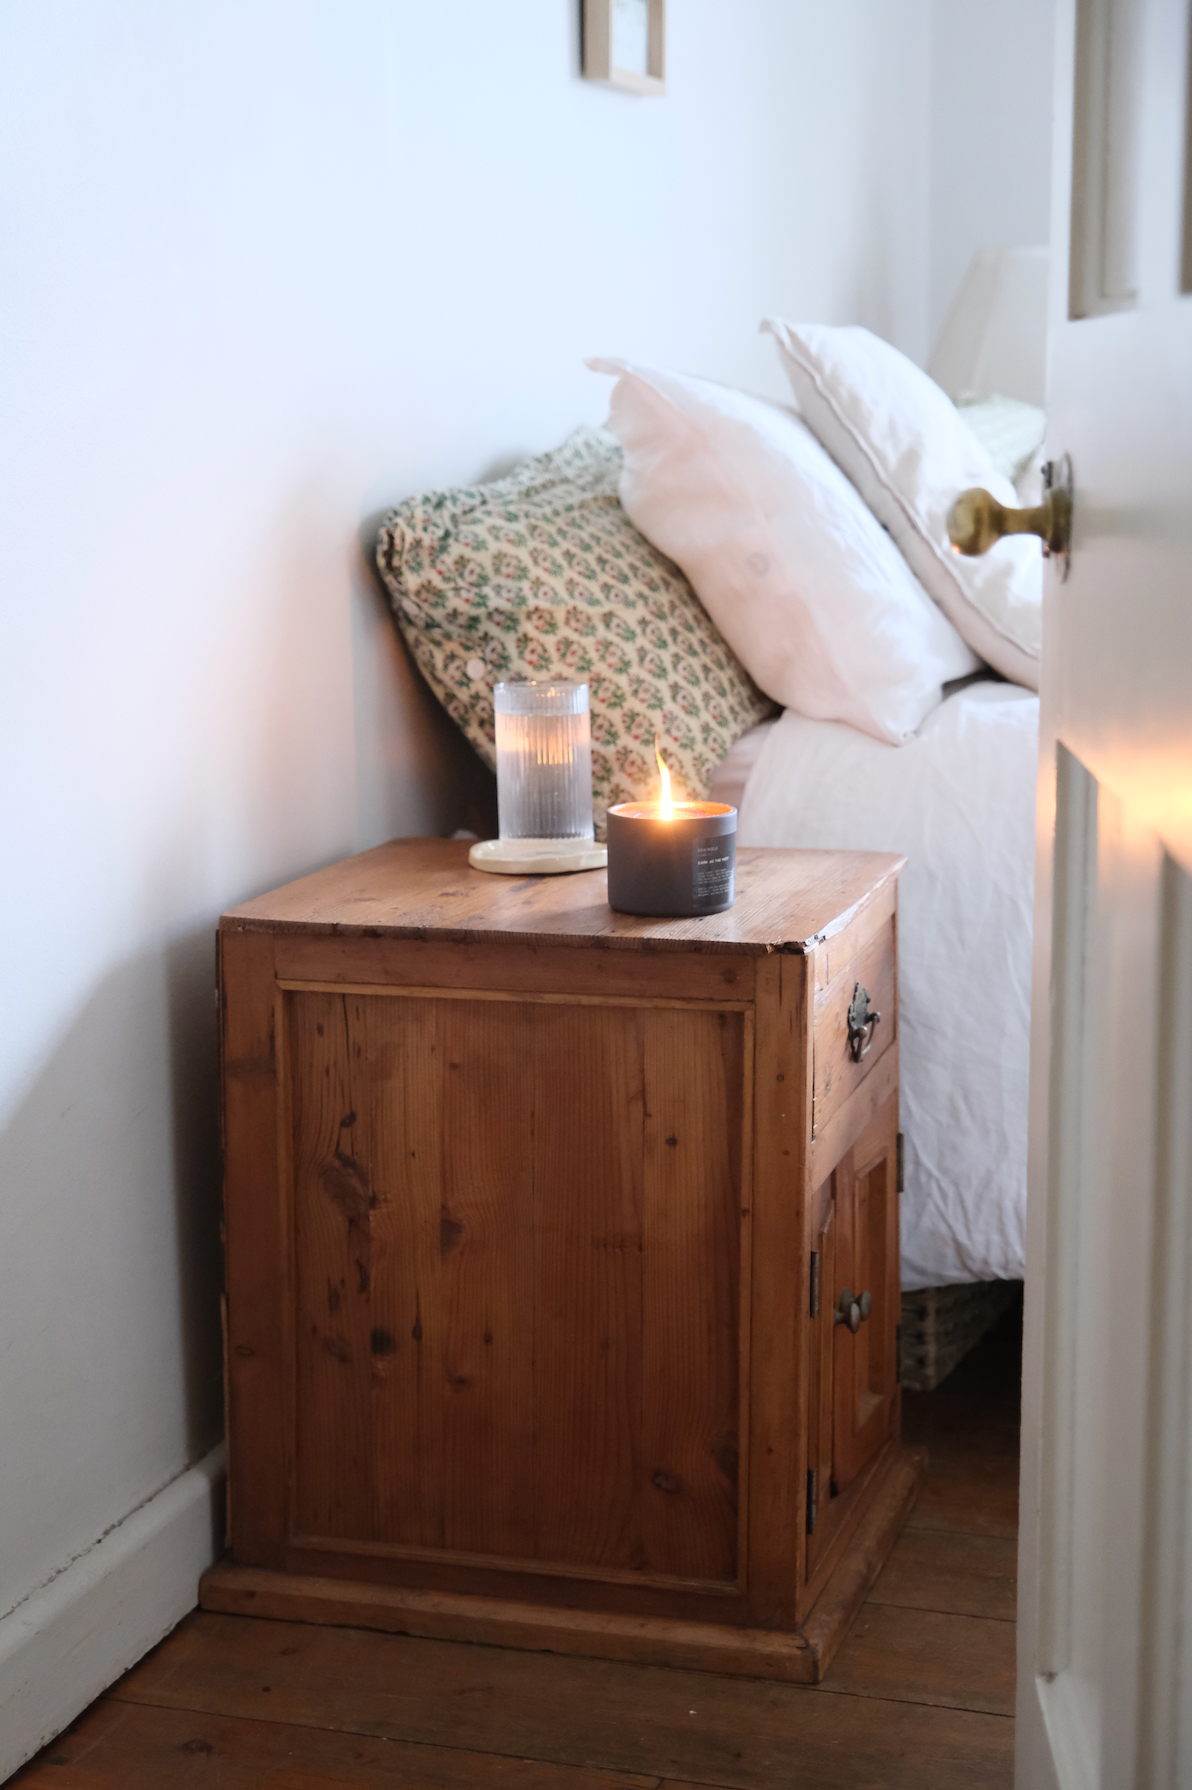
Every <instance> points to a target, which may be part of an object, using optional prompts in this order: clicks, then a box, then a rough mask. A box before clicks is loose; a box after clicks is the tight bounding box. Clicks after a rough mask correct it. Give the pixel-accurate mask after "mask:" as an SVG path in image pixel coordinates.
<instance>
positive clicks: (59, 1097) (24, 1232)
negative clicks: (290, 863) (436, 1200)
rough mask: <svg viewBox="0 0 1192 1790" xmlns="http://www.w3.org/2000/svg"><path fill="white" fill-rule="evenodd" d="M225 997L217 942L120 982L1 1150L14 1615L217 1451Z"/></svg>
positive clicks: (208, 940)
mask: <svg viewBox="0 0 1192 1790" xmlns="http://www.w3.org/2000/svg"><path fill="white" fill-rule="evenodd" d="M214 980H215V977H214V950H213V940H212V934H211V929H210V928H209V927H207V926H203V927H201V928H196V929H194V930H193V931H191V932H189V933H187V934H186V935H185V936H182V937H179V938H177V939H175V940H174V941H173V942H172V943H169V944H167V945H165V946H163V947H159V948H157V949H154V950H151V951H147V952H144V953H143V954H141V955H139V956H138V957H135V958H133V959H130V960H129V961H128V962H126V963H124V964H122V965H121V966H119V967H118V968H117V969H115V970H112V971H111V972H110V973H109V974H108V975H106V976H105V977H104V978H103V979H102V980H101V981H100V982H99V984H98V985H97V986H96V988H95V990H94V992H93V993H92V995H91V997H90V999H89V1000H88V1001H87V1002H86V1004H85V1005H84V1006H83V1008H82V1009H81V1011H80V1012H79V1013H78V1015H77V1017H76V1018H75V1020H74V1022H73V1024H72V1025H71V1026H70V1028H69V1030H68V1031H67V1032H66V1033H65V1034H64V1036H63V1037H62V1038H61V1040H60V1041H59V1043H58V1044H57V1046H56V1048H55V1049H54V1051H53V1053H52V1054H51V1056H50V1057H49V1059H48V1060H47V1061H46V1062H45V1064H44V1066H43V1068H42V1070H41V1073H40V1074H39V1076H38V1078H37V1080H36V1081H35V1082H34V1083H33V1085H32V1087H31V1088H30V1089H29V1091H28V1092H27V1094H26V1095H25V1097H24V1099H23V1100H22V1101H21V1103H20V1104H19V1106H18V1107H17V1108H16V1110H15V1112H14V1113H13V1115H12V1118H11V1120H10V1122H9V1123H8V1124H7V1126H6V1127H5V1129H4V1131H3V1132H2V1133H0V1187H2V1188H3V1189H4V1194H5V1199H6V1202H8V1203H9V1204H10V1207H11V1209H12V1210H13V1211H14V1212H19V1213H20V1225H19V1232H17V1233H16V1235H19V1239H20V1252H19V1257H18V1258H17V1259H10V1260H9V1261H8V1262H6V1263H5V1264H4V1266H5V1270H6V1273H5V1275H4V1280H5V1283H6V1285H5V1294H4V1306H5V1309H4V1319H5V1325H4V1329H5V1331H6V1333H7V1337H8V1349H9V1354H8V1363H9V1367H10V1369H12V1370H14V1373H13V1377H12V1378H11V1379H10V1380H9V1382H8V1385H7V1387H6V1398H7V1397H10V1396H11V1398H12V1399H15V1400H16V1401H17V1405H16V1409H11V1408H10V1407H9V1406H7V1405H6V1410H9V1411H10V1415H11V1418H12V1421H13V1422H14V1424H16V1425H17V1426H18V1427H19V1426H21V1424H22V1418H23V1419H24V1433H26V1434H27V1435H28V1436H29V1437H32V1438H33V1439H34V1440H35V1444H36V1446H35V1447H31V1448H23V1449H22V1450H21V1456H20V1458H19V1459H14V1458H12V1457H10V1458H9V1459H8V1460H7V1461H5V1462H4V1463H3V1472H2V1475H0V1477H2V1479H3V1485H4V1488H5V1490H4V1501H5V1510H6V1517H7V1518H8V1519H10V1521H11V1524H12V1529H11V1533H7V1534H6V1544H7V1545H8V1546H10V1547H11V1549H12V1553H11V1556H10V1558H9V1563H8V1564H9V1567H10V1569H15V1571H14V1578H13V1582H12V1583H11V1584H10V1583H9V1579H8V1576H7V1575H5V1578H4V1584H3V1588H2V1590H3V1599H4V1601H5V1602H6V1603H7V1602H8V1601H9V1599H10V1597H11V1596H12V1594H13V1593H14V1592H15V1594H16V1596H17V1597H20V1596H24V1595H26V1594H27V1593H28V1592H29V1591H30V1590H32V1589H33V1587H34V1585H35V1584H37V1583H39V1582H40V1581H41V1579H42V1578H43V1576H44V1573H45V1572H46V1571H52V1570H54V1568H55V1567H57V1566H59V1565H61V1564H62V1554H63V1552H64V1542H65V1546H66V1547H68V1548H72V1549H78V1548H82V1547H86V1546H88V1545H90V1544H91V1543H92V1542H93V1541H94V1540H96V1539H97V1534H98V1532H99V1531H98V1530H97V1524H101V1525H102V1524H110V1523H113V1522H117V1521H119V1520H121V1519H122V1518H123V1517H125V1516H126V1515H127V1514H128V1510H129V1509H130V1508H131V1507H133V1506H135V1504H137V1503H139V1502H140V1501H141V1500H142V1499H143V1498H144V1497H146V1496H148V1495H149V1494H150V1493H152V1492H153V1491H155V1490H157V1489H159V1487H160V1486H162V1485H164V1484H165V1483H166V1482H167V1481H168V1480H169V1479H170V1478H172V1477H173V1476H174V1475H175V1474H176V1473H178V1472H179V1471H181V1470H182V1469H183V1468H184V1467H185V1466H186V1465H187V1463H188V1462H191V1461H195V1460H197V1459H199V1458H200V1457H201V1456H202V1455H203V1454H205V1453H206V1451H207V1450H208V1449H209V1448H211V1447H212V1446H213V1445H214V1444H215V1442H217V1441H218V1439H219V1436H220V1433H221V1429H222V1423H223V1398H222V1355H221V1347H220V1314H219V1288H220V1243H219V1207H220V1184H219V1136H218V1123H217V1103H216V1014H215V1003H214ZM172 1338H175V1339H176V1346H172V1344H171V1339H172ZM149 1351H152V1355H153V1359H151V1360H147V1359H146V1355H147V1352H149ZM18 1356H19V1359H18ZM130 1401H131V1402H133V1403H134V1405H135V1414H134V1413H130V1410H129V1404H130ZM130 1415H131V1416H133V1421H132V1422H131V1423H130V1422H129V1418H130ZM113 1429H117V1430H118V1431H119V1433H120V1434H121V1435H122V1438H123V1446H122V1450H121V1453H120V1456H119V1458H117V1459H113V1458H112V1457H111V1453H110V1450H105V1442H106V1441H107V1439H108V1437H109V1436H110V1435H111V1433H112V1431H113ZM89 1459H90V1460H92V1461H93V1462H94V1470H93V1472H92V1473H91V1475H90V1476H89V1475H88V1471H87V1468H86V1465H85V1463H86V1462H87V1461H88V1460H89ZM47 1535H49V1536H51V1537H52V1538H53V1550H54V1557H53V1558H51V1559H48V1560H43V1559H42V1558H41V1547H42V1545H43V1542H44V1540H45V1537H46V1536H47Z"/></svg>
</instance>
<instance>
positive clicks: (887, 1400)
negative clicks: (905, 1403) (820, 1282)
mask: <svg viewBox="0 0 1192 1790" xmlns="http://www.w3.org/2000/svg"><path fill="white" fill-rule="evenodd" d="M897 1134H898V1096H897V1094H896V1093H895V1094H893V1095H891V1097H890V1099H889V1100H888V1101H887V1102H886V1105H885V1106H884V1107H883V1108H881V1109H880V1111H879V1112H878V1113H877V1114H876V1115H875V1117H874V1119H873V1120H872V1122H871V1123H870V1125H869V1126H868V1128H867V1129H866V1130H865V1131H864V1132H862V1134H861V1136H860V1137H859V1138H858V1139H857V1142H856V1143H855V1144H854V1146H853V1147H852V1149H850V1150H849V1151H848V1152H847V1153H846V1155H845V1157H844V1159H843V1160H842V1161H841V1162H840V1163H839V1164H838V1165H837V1167H836V1168H835V1169H834V1170H833V1173H832V1183H833V1187H834V1192H835V1199H834V1205H835V1209H836V1224H835V1231H836V1237H835V1246H834V1250H833V1270H834V1275H835V1278H834V1280H833V1281H832V1282H831V1283H830V1284H829V1287H828V1290H827V1295H826V1303H827V1304H828V1305H829V1306H831V1307H835V1308H836V1309H837V1311H839V1310H840V1309H841V1301H842V1300H843V1297H844V1294H845V1292H851V1293H852V1294H853V1296H854V1298H855V1299H858V1300H859V1299H860V1298H861V1296H862V1295H863V1294H864V1293H868V1294H869V1296H870V1299H871V1300H872V1307H871V1310H870V1315H869V1317H868V1318H867V1319H865V1320H864V1321H863V1322H862V1323H861V1326H860V1328H859V1329H858V1330H857V1331H856V1332H855V1333H854V1332H853V1331H852V1330H851V1329H850V1328H849V1326H848V1324H846V1323H839V1324H837V1323H833V1327H832V1345H831V1346H832V1357H833V1359H832V1386H833V1445H832V1482H833V1491H834V1492H835V1493H840V1492H843V1491H845V1490H846V1489H847V1488H848V1486H849V1484H850V1483H851V1482H852V1480H853V1479H854V1478H855V1477H856V1475H857V1474H858V1473H859V1472H860V1471H861V1470H862V1468H863V1467H864V1466H865V1463H866V1462H867V1461H869V1460H870V1459H871V1458H872V1457H873V1454H874V1452H875V1450H876V1449H877V1448H879V1447H880V1446H881V1445H882V1443H883V1442H885V1440H886V1439H887V1437H888V1436H890V1435H891V1434H892V1433H893V1432H894V1430H895V1429H896V1427H897V1418H898V1386H897V1372H898V1356H897V1328H896V1327H897V1324H898V1322H899V1319H900V1316H901V1299H900V1293H899V1282H898V1278H897V1268H896V1264H897V1261H898V1196H897V1193H896V1191H895V1156H896V1150H897ZM826 1321H828V1322H830V1321H831V1318H830V1316H829V1319H828V1320H826Z"/></svg>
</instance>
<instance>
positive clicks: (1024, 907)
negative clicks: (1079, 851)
mask: <svg viewBox="0 0 1192 1790" xmlns="http://www.w3.org/2000/svg"><path fill="white" fill-rule="evenodd" d="M1038 718H1039V704H1038V698H1037V697H1035V696H1033V695H1032V694H1031V693H1030V692H1029V691H1028V690H1024V689H1021V688H1019V686H1018V685H1016V684H1001V683H979V684H971V685H969V686H968V687H967V688H966V689H963V690H960V691H958V692H957V693H956V694H955V695H953V696H950V697H949V698H948V699H947V701H945V702H943V703H941V704H940V706H939V707H938V708H937V709H935V710H934V711H933V712H932V713H931V714H930V715H929V716H928V718H927V720H926V721H925V722H924V723H923V725H922V727H921V729H920V731H919V734H918V735H917V737H916V738H915V739H914V740H912V741H911V742H910V743H909V744H907V745H905V746H886V745H882V744H881V743H880V742H879V741H877V740H874V739H871V738H869V737H868V736H866V735H865V734H862V733H858V732H856V731H855V729H853V728H851V727H846V726H843V725H841V724H839V723H837V722H832V721H809V720H806V719H805V718H804V717H803V716H801V715H797V714H795V713H794V712H793V711H791V710H789V709H788V710H787V712H786V713H785V714H784V715H783V716H782V717H781V719H780V720H778V721H777V722H776V723H774V724H773V726H771V727H768V728H767V729H766V730H765V739H764V743H763V744H762V746H761V749H760V752H759V754H758V757H757V759H756V762H755V763H754V766H753V769H752V771H751V773H750V776H749V780H748V783H747V784H746V787H745V793H744V796H743V798H742V802H741V815H740V822H739V831H738V839H739V841H740V843H741V844H742V845H786V846H839V847H846V848H855V849H858V850H860V849H865V850H870V851H897V852H904V853H905V854H906V857H907V860H908V861H907V867H906V869H905V870H904V872H903V874H902V879H901V883H900V892H899V977H900V1015H899V1016H900V1025H901V1063H900V1068H901V1076H902V1129H903V1132H904V1134H905V1140H906V1141H905V1150H906V1156H905V1163H906V1177H905V1180H906V1185H905V1192H904V1194H903V1199H902V1284H903V1286H904V1287H907V1288H913V1287H924V1286H940V1285H947V1284H951V1283H953V1282H957V1281H972V1280H1003V1279H1004V1280H1014V1279H1020V1278H1021V1276H1022V1272H1023V1225H1024V1217H1025V1208H1026V1128H1027V1050H1028V1039H1029V1020H1030V974H1031V900H1032V885H1033V877H1034V849H1035V823H1034V814H1035V761H1036V749H1037V733H1038Z"/></svg>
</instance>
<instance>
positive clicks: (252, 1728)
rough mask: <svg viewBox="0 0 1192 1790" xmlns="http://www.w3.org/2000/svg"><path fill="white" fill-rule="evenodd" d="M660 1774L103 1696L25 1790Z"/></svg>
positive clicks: (325, 1786)
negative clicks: (423, 1743) (416, 1742)
mask: <svg viewBox="0 0 1192 1790" xmlns="http://www.w3.org/2000/svg"><path fill="white" fill-rule="evenodd" d="M658 1783H659V1779H658V1777H657V1775H651V1776H642V1775H641V1774H640V1773H637V1772H633V1773H629V1774H626V1773H624V1772H606V1771H595V1770H590V1769H587V1768H584V1767H581V1768H579V1769H575V1768H573V1767H571V1766H566V1765H555V1764H550V1763H544V1762H542V1761H540V1760H534V1759H506V1758H501V1757H500V1756H494V1755H493V1754H491V1753H476V1752H471V1753H470V1752H463V1751H460V1750H459V1749H458V1748H455V1747H447V1746H418V1745H410V1744H407V1743H405V1742H402V1741H394V1740H386V1739H384V1738H376V1737H373V1736H370V1735H361V1734H341V1733H334V1732H330V1731H328V1730H325V1729H319V1728H314V1729H312V1728H294V1727H289V1726H287V1725H285V1724H283V1723H279V1722H263V1721H246V1720H244V1719H243V1718H241V1717H235V1716H224V1715H207V1714H200V1715H196V1714H194V1713H193V1712H192V1711H190V1710H185V1709H168V1708H166V1709H158V1708H154V1707H153V1706H151V1705H148V1704H136V1703H121V1702H116V1701H113V1700H108V1699H105V1700H104V1701H102V1702H100V1703H97V1704H95V1705H93V1707H92V1708H91V1709H90V1710H89V1711H88V1712H87V1715H86V1716H85V1717H84V1718H83V1720H82V1721H81V1722H79V1723H78V1724H77V1725H76V1727H75V1728H74V1729H73V1730H72V1731H71V1732H70V1733H69V1734H66V1735H63V1737H62V1738H61V1739H60V1740H58V1741H57V1742H56V1743H55V1744H54V1745H53V1746H52V1747H50V1748H48V1749H47V1750H46V1752H44V1753H43V1754H42V1755H41V1758H40V1759H39V1761H38V1762H37V1764H36V1766H35V1767H31V1768H30V1769H29V1770H28V1771H26V1772H25V1773H24V1774H22V1777H21V1779H20V1784H21V1786H22V1790H42V1787H43V1786H44V1790H51V1787H52V1790H174V1786H177V1787H178V1790H192V1786H193V1787H194V1790H214V1787H215V1786H218V1790H263V1787H265V1786H268V1790H332V1787H333V1786H339V1787H340V1790H505V1787H506V1786H508V1790H657V1785H658Z"/></svg>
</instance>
